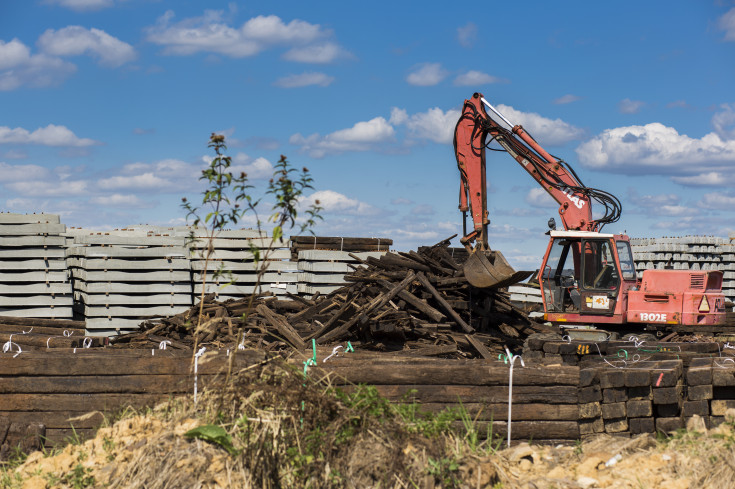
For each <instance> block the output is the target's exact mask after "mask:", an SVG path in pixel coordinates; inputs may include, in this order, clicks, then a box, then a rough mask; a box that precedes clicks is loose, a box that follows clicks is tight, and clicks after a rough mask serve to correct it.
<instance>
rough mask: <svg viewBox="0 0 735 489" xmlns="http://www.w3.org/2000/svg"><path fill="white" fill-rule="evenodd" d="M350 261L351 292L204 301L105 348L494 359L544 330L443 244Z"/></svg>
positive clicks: (347, 288)
mask: <svg viewBox="0 0 735 489" xmlns="http://www.w3.org/2000/svg"><path fill="white" fill-rule="evenodd" d="M353 256H354V257H356V259H357V261H358V262H361V266H355V270H354V271H353V273H351V274H348V275H347V276H346V278H347V280H348V281H349V282H350V283H349V284H347V285H345V286H343V287H341V288H339V289H337V290H335V291H333V292H331V293H329V294H326V295H322V294H314V296H312V297H311V298H309V299H307V298H304V297H299V296H296V295H293V294H290V295H289V297H290V299H291V300H284V298H282V297H268V296H264V295H258V296H252V297H247V298H243V299H240V300H229V301H225V302H217V301H215V300H214V297H213V296H207V297H206V298H205V301H204V303H200V304H198V305H196V306H194V307H192V308H191V309H190V310H188V311H187V312H185V313H183V314H179V315H177V316H174V317H172V318H166V319H162V320H160V321H155V322H146V323H143V324H142V325H141V330H140V331H139V332H135V333H131V334H128V335H124V336H121V337H118V338H115V339H113V340H112V344H113V345H116V346H128V347H134V348H135V347H142V348H151V347H156V346H157V345H160V344H162V343H161V342H164V341H168V342H169V343H167V345H168V346H170V347H173V348H182V349H186V348H191V347H193V346H194V344H195V338H194V334H195V332H196V334H197V337H196V344H197V345H202V346H208V345H211V346H213V347H219V348H222V347H226V348H236V347H239V348H259V349H266V350H277V349H283V348H288V347H293V348H296V349H299V350H300V349H303V348H304V347H306V346H307V345H309V344H310V343H311V340H314V341H315V342H316V343H318V344H325V345H326V344H334V343H337V342H344V341H351V342H354V343H355V344H356V345H359V346H361V347H363V348H368V349H373V350H377V351H388V352H389V351H393V352H398V351H400V352H403V353H407V354H415V355H420V356H443V357H458V358H468V357H483V358H495V359H497V356H498V354H499V353H503V352H504V351H505V349H506V348H508V349H509V350H511V351H513V352H519V351H520V348H521V346H522V344H523V341H524V339H525V338H526V337H527V336H529V335H530V334H532V333H538V332H549V331H550V328H549V327H548V326H544V325H543V324H540V323H536V322H533V321H531V320H529V319H528V318H527V317H526V315H525V314H524V313H523V312H521V311H520V310H518V309H516V308H515V307H514V306H512V305H511V303H510V299H509V296H508V293H507V292H506V291H503V290H490V289H475V288H473V287H471V286H470V285H469V283H468V282H467V281H466V279H465V277H464V275H463V272H462V267H461V265H459V264H458V263H457V262H456V261H455V260H454V259H453V258H452V257H451V254H450V253H449V252H448V240H445V241H442V242H441V243H438V244H437V245H434V246H432V247H426V248H423V249H422V251H420V252H414V251H411V252H408V253H402V252H401V253H386V254H384V255H383V256H381V257H380V258H374V257H367V259H365V260H362V259H360V258H359V257H357V255H354V254H353ZM251 301H252V302H251ZM200 307H201V311H202V320H201V321H200V320H199V313H200ZM243 315H246V319H244V320H243ZM197 325H198V326H197ZM241 328H242V331H243V332H244V335H242V336H240V335H239V334H238V332H239V330H240V329H241Z"/></svg>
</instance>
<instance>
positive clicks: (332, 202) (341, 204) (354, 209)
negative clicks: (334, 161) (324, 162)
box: [304, 190, 382, 216]
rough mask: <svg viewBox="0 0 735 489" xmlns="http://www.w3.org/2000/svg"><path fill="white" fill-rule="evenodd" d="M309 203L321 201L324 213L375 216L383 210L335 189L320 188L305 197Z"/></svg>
mask: <svg viewBox="0 0 735 489" xmlns="http://www.w3.org/2000/svg"><path fill="white" fill-rule="evenodd" d="M304 200H305V201H306V202H307V203H308V204H312V203H315V202H316V201H319V205H320V206H321V207H323V208H324V210H323V212H324V213H331V214H347V215H352V216H375V215H378V214H381V213H382V211H381V210H380V209H378V208H376V207H373V206H372V205H370V204H367V203H365V202H360V201H359V200H356V199H351V198H349V197H347V196H346V195H344V194H340V193H339V192H335V191H333V190H319V191H317V192H314V193H313V194H311V195H310V196H308V197H306V198H305V199H304Z"/></svg>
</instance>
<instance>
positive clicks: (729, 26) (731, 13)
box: [717, 8, 735, 41]
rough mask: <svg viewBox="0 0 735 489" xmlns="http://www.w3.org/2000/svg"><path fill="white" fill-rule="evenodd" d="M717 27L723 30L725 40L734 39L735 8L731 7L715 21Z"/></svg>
mask: <svg viewBox="0 0 735 489" xmlns="http://www.w3.org/2000/svg"><path fill="white" fill-rule="evenodd" d="M717 27H719V28H720V29H721V30H723V31H725V40H726V41H735V8H731V9H730V10H728V11H727V13H725V14H724V15H723V16H722V17H720V19H719V20H718V21H717Z"/></svg>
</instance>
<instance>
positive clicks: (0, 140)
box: [0, 124, 99, 147]
mask: <svg viewBox="0 0 735 489" xmlns="http://www.w3.org/2000/svg"><path fill="white" fill-rule="evenodd" d="M0 144H40V145H43V146H67V147H85V146H92V145H95V144H99V143H98V142H97V141H95V140H93V139H88V138H78V137H77V136H76V135H75V134H74V133H73V132H72V131H70V130H69V129H68V128H67V127H65V126H57V125H55V124H49V125H48V126H46V127H40V128H38V129H36V130H35V131H33V132H30V131H28V130H27V129H23V128H21V127H16V128H15V129H11V128H9V127H7V126H0Z"/></svg>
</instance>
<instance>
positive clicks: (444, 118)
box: [390, 107, 460, 144]
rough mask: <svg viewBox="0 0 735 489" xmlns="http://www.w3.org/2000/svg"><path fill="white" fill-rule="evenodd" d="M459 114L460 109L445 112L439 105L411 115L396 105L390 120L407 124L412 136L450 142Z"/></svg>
mask: <svg viewBox="0 0 735 489" xmlns="http://www.w3.org/2000/svg"><path fill="white" fill-rule="evenodd" d="M459 116H460V111H459V110H457V109H449V110H448V111H446V112H444V111H443V110H441V109H440V108H438V107H434V108H433V109H429V110H427V111H426V112H419V113H417V114H412V115H410V116H409V115H408V113H407V112H406V111H405V110H403V109H398V108H396V107H394V108H393V109H391V115H390V122H391V123H392V124H394V125H405V126H406V128H407V129H408V134H409V136H410V137H413V138H418V139H429V140H431V141H434V142H435V143H440V144H450V143H451V142H452V139H453V138H454V126H456V125H457V120H458V119H459Z"/></svg>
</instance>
